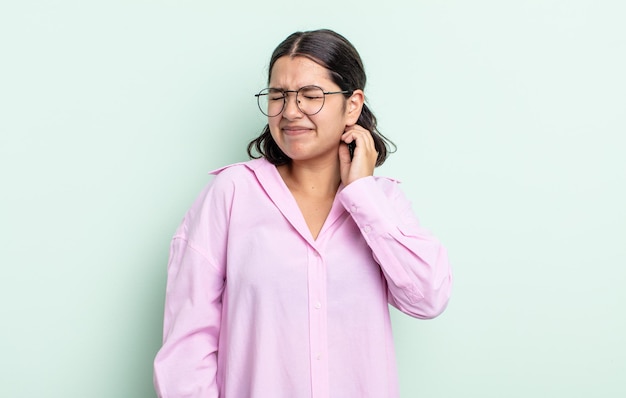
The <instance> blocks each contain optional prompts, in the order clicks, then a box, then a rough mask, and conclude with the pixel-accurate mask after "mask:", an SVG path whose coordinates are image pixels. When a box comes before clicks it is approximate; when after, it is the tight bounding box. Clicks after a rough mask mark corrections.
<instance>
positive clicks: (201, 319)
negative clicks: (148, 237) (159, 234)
mask: <svg viewBox="0 0 626 398" xmlns="http://www.w3.org/2000/svg"><path fill="white" fill-rule="evenodd" d="M220 202H222V203H223V201H220V200H215V193H214V192H213V190H212V189H210V190H209V191H208V193H207V192H203V194H202V195H201V196H200V198H199V199H198V200H197V201H196V203H195V204H194V206H193V207H192V208H191V210H190V211H189V212H188V213H187V215H186V216H185V219H184V220H183V222H182V224H181V226H180V227H179V228H178V230H177V231H176V234H175V235H174V237H173V239H172V243H171V248H170V258H169V263H168V272H167V287H166V296H165V312H164V322H163V323H164V326H163V346H162V347H161V349H160V350H159V352H158V353H157V355H156V358H155V360H154V386H155V389H156V391H157V394H158V396H159V397H161V398H183V397H188V398H192V397H194V398H195V397H202V398H217V397H218V396H219V386H218V381H217V350H218V342H219V334H220V329H221V313H222V294H223V291H224V286H225V275H224V267H223V257H224V254H223V246H224V243H223V242H224V241H225V235H226V233H225V232H224V231H225V228H224V225H225V224H226V221H225V216H223V214H225V212H224V211H220V210H221V209H220Z"/></svg>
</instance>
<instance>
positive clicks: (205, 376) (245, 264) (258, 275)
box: [154, 159, 452, 398]
mask: <svg viewBox="0 0 626 398" xmlns="http://www.w3.org/2000/svg"><path fill="white" fill-rule="evenodd" d="M213 174H215V175H216V176H215V178H214V179H213V181H212V182H211V183H210V184H209V185H208V186H207V187H206V188H205V189H204V191H203V192H202V193H201V194H200V196H199V197H198V199H197V200H196V201H195V203H194V204H193V206H192V207H191V209H190V210H189V211H188V213H187V214H186V216H185V218H184V219H183V221H182V224H181V225H180V227H179V228H178V230H177V231H176V234H175V235H174V238H173V240H172V243H171V251H170V260H169V264H168V279H167V290H166V302H165V319H164V331H163V335H164V336H163V346H162V348H161V349H160V350H159V352H158V354H157V356H156V358H155V361H154V381H155V388H156V390H157V393H158V395H159V397H167V398H174V397H176V398H182V397H206V398H208V397H219V398H366V397H371V398H396V397H398V383H397V374H396V364H395V354H394V349H393V341H392V332H391V322H390V316H389V306H388V304H391V305H393V306H394V307H396V308H397V309H399V310H400V311H402V312H404V313H406V314H408V315H410V316H413V317H416V318H422V319H427V318H433V317H435V316H437V315H439V314H440V313H441V312H442V311H443V310H444V308H445V307H446V304H447V302H448V298H449V295H450V287H451V282H452V277H451V271H450V267H449V265H448V259H447V255H446V251H445V249H444V248H443V247H442V246H441V244H440V243H439V242H438V241H437V240H436V239H434V238H433V237H432V236H431V235H430V234H429V233H427V232H426V231H425V230H424V229H422V228H421V227H420V226H419V223H418V221H417V219H416V217H415V216H414V214H413V211H412V210H411V205H410V202H409V201H408V200H407V199H406V197H405V196H404V195H403V194H402V192H401V191H400V190H399V187H398V185H399V184H398V183H397V182H396V181H394V180H390V179H387V178H380V177H366V178H362V179H359V180H357V181H355V182H353V183H352V184H350V185H349V186H347V187H343V186H341V187H340V188H339V191H338V193H337V195H336V197H335V201H334V203H333V206H332V209H331V211H330V214H329V215H328V218H327V219H326V222H325V224H324V226H323V227H322V229H321V231H320V233H319V236H318V237H317V239H316V240H314V239H313V238H312V236H311V233H310V231H309V229H308V227H307V225H306V223H305V220H304V217H303V216H302V213H301V212H300V210H299V208H298V205H297V203H296V201H295V199H294V198H293V196H292V195H291V193H290V191H289V189H288V188H287V186H286V185H285V183H284V182H283V180H282V178H281V177H280V175H279V173H278V171H277V169H276V167H275V166H274V165H272V164H270V163H269V162H268V161H266V160H265V159H258V160H252V161H249V162H245V163H239V164H235V165H231V166H227V167H224V168H222V169H220V170H217V171H215V172H213Z"/></svg>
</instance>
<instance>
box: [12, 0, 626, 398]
mask: <svg viewBox="0 0 626 398" xmlns="http://www.w3.org/2000/svg"><path fill="white" fill-rule="evenodd" d="M623 4H624V3H623V2H620V1H612V2H611V1H591V0H574V1H548V0H543V1H540V0H535V1H516V2H514V1H487V0H479V1H405V2H394V1H386V2H378V3H377V4H375V3H373V2H372V3H369V2H363V1H359V2H356V1H341V2H338V1H332V2H327V1H316V2H309V3H302V2H293V1H289V2H287V1H284V2H276V1H265V2H262V1H258V2H257V1H255V2H252V1H250V2H249V4H246V3H237V4H235V3H233V4H232V5H225V4H222V5H218V6H216V5H215V2H213V1H192V0H182V1H174V0H171V1H165V0H163V1H141V0H124V1H121V0H115V1H106V2H105V1H90V2H86V1H71V0H59V1H56V2H47V1H29V0H25V1H19V2H18V1H14V2H8V1H7V2H3V3H2V5H0V133H1V134H0V184H1V192H2V194H1V195H0V201H1V202H0V203H1V205H0V223H1V224H0V225H1V228H0V254H1V257H0V258H1V259H2V260H1V269H0V270H1V271H0V272H1V277H0V311H1V312H0V319H1V326H0V396H2V397H11V398H23V397H29V398H30V397H49V398H57V397H58V398H69V397H72V398H73V397H77V398H78V397H80V398H84V397H89V398H100V397H102V398H104V397H107V398H111V397H115V398H126V397H128V398H137V397H153V396H154V392H153V390H152V384H151V378H152V369H151V362H152V358H153V356H154V354H155V352H156V350H157V349H158V346H159V343H160V338H161V321H162V315H161V314H162V304H163V296H164V283H165V266H166V261H167V252H168V244H169V239H170V237H171V235H172V234H173V232H174V229H175V228H176V226H177V224H178V222H179V221H180V219H181V217H182V215H183V213H184V211H185V210H186V209H187V207H188V206H189V205H190V203H191V200H192V199H193V198H194V197H195V195H196V194H197V193H198V191H199V190H200V189H201V187H202V186H203V185H204V184H205V182H206V181H207V175H206V171H208V170H211V169H213V168H216V167H218V166H221V165H223V164H226V163H231V162H235V161H240V160H244V159H245V152H244V148H245V145H246V143H247V141H248V140H249V139H250V138H251V137H253V136H254V135H255V134H256V133H257V132H258V131H259V129H260V127H261V125H262V123H263V120H262V118H261V117H260V116H259V115H258V114H257V113H258V112H257V109H256V105H255V102H254V98H253V96H252V94H254V93H255V92H256V91H258V90H259V89H260V88H261V87H262V86H263V85H264V79H265V74H266V63H267V61H268V58H269V54H270V52H271V51H272V49H273V48H274V46H275V45H276V44H277V43H278V42H279V41H280V40H282V39H283V38H284V37H285V36H286V35H287V34H289V33H291V32H292V31H294V30H299V29H312V28H318V27H329V28H333V29H335V30H337V31H339V32H340V33H343V34H344V35H346V36H347V37H348V38H349V39H351V40H352V41H353V43H354V44H355V45H356V46H357V48H358V49H359V50H360V52H361V54H362V56H363V58H364V61H365V64H366V69H367V72H368V75H369V79H370V81H369V88H368V90H367V94H368V96H369V99H370V102H371V104H372V106H373V109H374V110H375V112H376V113H377V116H378V117H379V120H380V127H381V129H382V131H383V132H384V133H386V134H387V135H388V136H389V137H390V138H392V139H393V140H394V141H395V142H396V143H397V144H398V146H399V150H398V152H397V153H396V154H395V155H393V156H392V157H391V159H390V160H389V163H388V164H386V165H385V166H384V167H383V168H382V169H381V170H380V171H379V174H385V175H390V176H395V177H397V178H399V179H401V180H403V181H404V190H405V191H406V192H407V194H408V195H409V196H410V197H411V198H412V199H413V202H414V205H415V209H416V212H417V213H418V215H419V216H420V218H421V220H422V223H423V224H424V225H425V226H427V227H428V228H429V229H431V230H432V231H433V232H434V233H435V234H436V235H437V236H439V237H440V238H441V239H442V240H443V241H444V242H445V243H446V245H447V247H448V249H449V252H450V258H451V260H452V262H453V266H454V270H455V276H456V285H455V290H454V295H453V299H452V301H451V303H450V306H449V308H448V310H447V312H446V313H445V314H444V315H443V316H442V317H440V318H438V319H436V320H433V321H417V320H414V319H410V318H408V317H405V316H401V315H399V314H398V313H397V312H395V311H394V313H393V316H394V326H395V333H396V337H397V338H396V341H397V351H398V360H399V368H400V378H401V388H402V397H403V398H413V397H418V398H419V397H422V398H438V397H442V398H475V397H476V398H478V397H480V398H487V397H494V398H501V397H508V398H511V397H533V398H536V397H550V398H552V397H568V398H572V397H581V398H582V397H585V398H587V397H618V396H626V383H625V382H624V375H625V374H626V341H625V337H624V336H626V316H625V309H624V308H625V304H626V293H625V289H624V286H625V285H626V271H625V269H626V205H625V203H626V155H625V152H626V150H625V148H624V147H625V144H626V139H625V137H626V123H625V118H624V115H625V109H626V100H625V96H626V94H625V93H626V78H625V77H624V71H625V70H626V33H625V32H626V30H625V28H624V27H623V26H624V24H623V20H624V15H626V7H625V6H624V5H623Z"/></svg>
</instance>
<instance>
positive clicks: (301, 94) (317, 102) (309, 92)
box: [254, 86, 353, 117]
mask: <svg viewBox="0 0 626 398" xmlns="http://www.w3.org/2000/svg"><path fill="white" fill-rule="evenodd" d="M352 92H353V91H348V90H344V91H324V90H323V89H322V88H321V87H318V86H304V87H302V88H299V89H298V90H281V89H279V88H271V87H270V88H264V89H263V90H261V91H260V92H259V93H258V94H255V95H254V96H255V97H256V99H257V103H258V104H259V109H260V110H261V112H262V113H263V114H264V115H265V116H268V117H274V116H278V115H280V114H281V112H282V111H283V110H284V109H285V106H286V105H287V94H288V93H296V105H297V106H298V109H300V112H302V113H304V114H305V115H309V116H311V115H315V114H316V113H319V111H321V110H322V107H324V101H325V99H326V95H330V94H349V93H352Z"/></svg>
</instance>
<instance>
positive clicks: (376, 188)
mask: <svg viewBox="0 0 626 398" xmlns="http://www.w3.org/2000/svg"><path fill="white" fill-rule="evenodd" d="M339 195H340V197H339V198H340V201H341V203H342V204H343V206H344V207H345V209H346V210H347V211H348V212H349V213H350V214H351V215H352V218H353V219H354V221H355V223H356V224H357V226H358V227H359V229H360V230H361V233H362V235H363V237H364V238H365V240H366V241H367V243H368V245H369V246H370V248H371V249H372V253H373V256H374V259H375V260H376V262H377V263H378V264H379V265H380V267H381V269H382V272H383V274H384V276H385V279H386V281H387V286H388V294H389V302H390V304H392V305H393V306H394V307H396V308H398V309H399V310H400V311H402V312H404V313H406V314H408V315H411V316H413V317H416V318H421V319H428V318H434V317H436V316H437V315H439V314H440V313H441V312H443V310H444V309H445V308H446V306H447V303H448V300H449V297H450V290H451V285H452V273H451V269H450V266H449V263H448V257H447V253H446V250H445V249H444V248H443V246H442V245H441V244H440V243H439V241H437V240H436V239H435V238H434V237H433V236H432V235H431V234H430V233H428V232H427V231H425V230H424V229H423V228H421V227H420V225H419V222H418V220H417V218H416V217H415V215H414V213H413V210H412V209H411V204H410V202H409V201H408V200H407V198H406V197H405V196H404V194H403V193H402V192H401V191H400V189H399V188H398V183H396V182H394V181H391V180H387V179H377V178H375V177H366V178H362V179H360V180H357V181H355V182H353V183H352V184H350V185H348V186H347V187H345V188H344V189H343V190H342V191H341V192H340V194H339Z"/></svg>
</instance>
